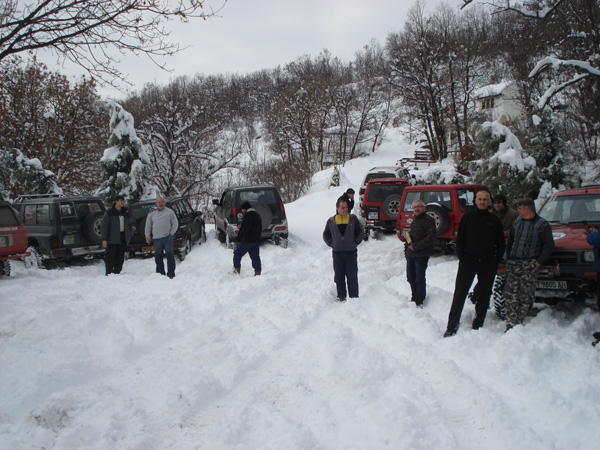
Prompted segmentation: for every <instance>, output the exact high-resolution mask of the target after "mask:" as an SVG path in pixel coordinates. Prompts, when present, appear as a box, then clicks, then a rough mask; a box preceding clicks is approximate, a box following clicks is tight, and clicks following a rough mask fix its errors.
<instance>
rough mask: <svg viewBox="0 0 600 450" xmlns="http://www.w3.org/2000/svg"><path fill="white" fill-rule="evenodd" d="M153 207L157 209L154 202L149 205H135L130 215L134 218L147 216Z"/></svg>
mask: <svg viewBox="0 0 600 450" xmlns="http://www.w3.org/2000/svg"><path fill="white" fill-rule="evenodd" d="M153 209H155V205H154V204H152V203H149V204H147V205H134V206H132V207H131V208H130V209H129V216H130V217H131V219H132V220H140V219H143V218H144V217H146V216H147V215H148V213H149V212H150V211H152V210H153Z"/></svg>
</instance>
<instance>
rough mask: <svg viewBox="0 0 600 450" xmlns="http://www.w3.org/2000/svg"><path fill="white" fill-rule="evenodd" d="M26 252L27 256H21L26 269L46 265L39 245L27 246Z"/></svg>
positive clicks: (41, 267) (39, 267)
mask: <svg viewBox="0 0 600 450" xmlns="http://www.w3.org/2000/svg"><path fill="white" fill-rule="evenodd" d="M26 252H27V253H29V254H30V255H29V256H26V257H25V258H23V262H24V263H25V267H26V268H27V269H32V268H36V269H43V268H45V267H47V266H46V263H45V262H44V257H43V256H42V251H41V250H40V248H39V247H28V248H27V250H26Z"/></svg>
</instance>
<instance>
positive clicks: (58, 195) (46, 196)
mask: <svg viewBox="0 0 600 450" xmlns="http://www.w3.org/2000/svg"><path fill="white" fill-rule="evenodd" d="M59 197H65V195H64V194H28V195H19V196H18V197H17V198H16V199H15V203H18V202H22V201H23V200H29V199H30V198H59Z"/></svg>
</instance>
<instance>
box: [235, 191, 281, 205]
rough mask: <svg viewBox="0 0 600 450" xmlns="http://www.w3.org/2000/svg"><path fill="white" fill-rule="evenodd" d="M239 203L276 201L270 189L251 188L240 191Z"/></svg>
mask: <svg viewBox="0 0 600 450" xmlns="http://www.w3.org/2000/svg"><path fill="white" fill-rule="evenodd" d="M239 199H240V204H241V203H244V202H250V203H257V202H261V203H269V204H270V203H277V200H276V199H275V193H274V192H273V190H272V189H253V190H251V191H240V195H239Z"/></svg>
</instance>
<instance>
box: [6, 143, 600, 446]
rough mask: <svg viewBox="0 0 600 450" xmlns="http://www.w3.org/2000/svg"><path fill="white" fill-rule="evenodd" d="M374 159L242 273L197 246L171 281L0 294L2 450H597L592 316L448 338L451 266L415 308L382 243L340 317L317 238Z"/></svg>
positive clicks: (73, 270) (598, 323)
mask: <svg viewBox="0 0 600 450" xmlns="http://www.w3.org/2000/svg"><path fill="white" fill-rule="evenodd" d="M389 137H390V140H388V141H386V142H385V143H384V144H383V146H382V147H381V149H380V150H379V151H378V152H376V153H375V154H373V155H372V156H370V157H369V158H364V159H360V160H354V161H351V162H350V163H348V164H347V165H346V167H344V168H343V173H342V186H340V187H339V188H331V189H328V185H329V180H330V176H331V171H330V170H329V171H325V172H322V173H320V174H317V175H316V176H315V180H314V184H313V187H312V188H311V190H310V191H309V193H308V194H307V195H306V196H305V197H303V198H301V199H300V200H298V201H296V202H294V203H292V204H289V205H286V209H287V213H288V217H289V222H290V231H291V236H290V245H289V248H288V249H282V248H280V247H276V246H274V245H272V244H269V243H265V244H264V245H263V246H262V247H261V256H262V260H263V268H264V269H263V270H264V271H263V275H262V276H260V277H253V276H252V270H251V267H250V261H249V259H248V257H246V258H245V259H244V260H243V261H242V275H241V276H240V277H235V276H232V275H230V274H229V273H228V272H229V271H230V269H231V266H232V262H231V258H232V253H231V251H229V250H226V249H225V248H224V246H222V245H221V244H220V243H219V242H218V240H217V239H216V237H215V234H214V231H213V230H211V231H210V233H209V240H208V242H207V243H205V244H203V245H202V246H196V247H194V249H193V251H192V253H191V254H190V255H188V258H187V259H186V260H185V262H183V263H180V264H179V265H178V267H177V277H176V278H175V279H174V280H169V279H167V278H165V277H161V276H159V275H156V274H154V273H153V271H154V262H153V260H152V259H144V260H128V261H126V263H125V268H124V273H123V274H121V275H120V276H114V275H113V276H110V277H108V278H107V277H105V276H104V266H103V264H102V262H96V263H92V264H88V265H84V266H80V267H69V268H65V269H64V270H52V271H45V270H25V269H24V268H23V267H21V266H17V265H16V264H13V275H14V276H12V277H11V278H9V279H2V280H0V399H1V400H0V448H1V449H42V448H44V449H51V448H56V449H75V448H77V449H81V448H89V449H140V450H141V449H166V448H170V449H196V448H198V449H233V448H236V449H348V448H354V449H385V448H387V449H432V448H439V449H523V448H528V449H597V448H598V442H600V428H599V427H598V426H597V424H598V418H599V417H600V377H599V373H600V371H599V369H600V346H599V347H597V348H594V347H592V346H591V345H590V342H591V334H592V332H593V331H597V330H600V316H599V314H598V311H597V310H595V309H592V308H590V307H586V306H585V305H567V306H562V307H556V308H552V309H551V308H548V307H546V306H545V305H536V310H538V312H537V314H536V315H535V316H531V317H528V318H527V323H526V325H525V326H524V327H521V326H519V327H516V328H515V329H513V330H511V331H510V332H509V333H507V334H504V333H503V331H504V328H505V327H504V324H503V323H501V322H500V321H499V320H498V319H497V318H496V316H495V315H494V313H493V312H492V311H490V313H489V315H488V319H487V321H486V323H485V326H484V328H483V329H481V330H479V331H472V330H471V329H470V327H469V324H470V323H471V320H472V317H473V312H474V311H473V306H472V305H470V304H467V305H466V306H465V311H464V313H463V327H462V328H461V329H460V330H459V332H458V335H457V336H455V337H453V338H449V339H442V333H443V332H444V329H445V325H446V319H447V315H448V311H449V308H450V302H451V298H452V292H453V286H454V277H455V273H456V268H457V261H456V259H455V258H454V257H452V256H440V257H434V258H432V260H431V261H430V266H429V270H428V274H427V275H428V298H427V300H426V303H425V308H424V309H416V308H415V307H414V305H413V304H411V303H410V302H409V300H408V296H409V292H410V289H409V287H408V284H407V283H406V281H405V263H404V258H403V252H402V247H401V245H400V242H399V241H398V239H397V238H396V237H395V236H381V237H380V239H371V240H369V241H368V242H365V243H363V244H361V246H360V247H359V270H360V272H359V282H360V298H359V299H356V300H350V301H348V302H346V303H345V304H339V303H335V302H334V301H333V298H334V296H335V288H334V284H333V270H332V267H331V266H332V265H331V253H330V250H329V249H328V248H327V247H326V246H325V245H324V244H323V242H322V239H321V233H322V231H323V228H324V225H325V221H326V219H327V218H328V217H329V216H330V215H332V214H333V213H334V204H335V200H336V199H337V197H338V196H339V195H340V194H341V193H342V192H343V191H344V190H345V189H346V188H347V187H349V186H353V187H354V188H355V189H356V188H357V187H358V185H359V184H360V181H361V180H362V177H363V175H364V173H365V172H366V171H367V170H368V169H370V168H371V167H373V166H377V165H393V164H394V163H395V162H396V160H398V159H400V158H402V157H403V156H407V155H409V154H410V153H411V151H412V150H411V149H410V148H409V147H407V146H403V145H398V144H396V142H397V139H396V138H395V137H394V136H392V135H390V136H389Z"/></svg>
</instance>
